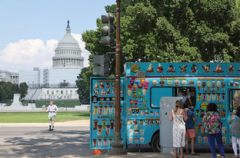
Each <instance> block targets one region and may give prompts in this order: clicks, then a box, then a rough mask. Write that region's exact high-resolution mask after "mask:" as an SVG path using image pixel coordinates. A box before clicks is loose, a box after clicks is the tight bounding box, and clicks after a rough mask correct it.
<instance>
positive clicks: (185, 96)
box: [178, 88, 193, 109]
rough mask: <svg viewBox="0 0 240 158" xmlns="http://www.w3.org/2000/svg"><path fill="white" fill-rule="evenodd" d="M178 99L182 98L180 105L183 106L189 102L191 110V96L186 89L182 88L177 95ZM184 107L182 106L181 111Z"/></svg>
mask: <svg viewBox="0 0 240 158" xmlns="http://www.w3.org/2000/svg"><path fill="white" fill-rule="evenodd" d="M178 97H182V105H184V103H186V102H189V104H190V106H191V108H193V106H192V100H191V95H190V94H189V93H188V92H187V89H186V88H183V89H182V90H181V93H179V94H178ZM183 108H184V107H183V106H182V109H183Z"/></svg>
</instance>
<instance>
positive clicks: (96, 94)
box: [90, 78, 125, 149]
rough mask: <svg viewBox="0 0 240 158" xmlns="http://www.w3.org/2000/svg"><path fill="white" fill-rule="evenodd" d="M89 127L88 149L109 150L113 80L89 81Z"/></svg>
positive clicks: (123, 128) (112, 137) (112, 124)
mask: <svg viewBox="0 0 240 158" xmlns="http://www.w3.org/2000/svg"><path fill="white" fill-rule="evenodd" d="M91 82H92V83H91V85H92V87H91V90H92V92H91V98H92V100H91V114H90V115H91V119H90V121H91V126H90V128H91V129H90V148H91V149H110V148H111V143H112V142H113V141H114V132H115V112H116V111H115V93H116V83H115V80H110V79H106V78H99V79H96V78H95V79H91ZM122 85H123V79H121V111H120V113H121V133H122V136H121V138H122V139H121V140H122V142H123V143H124V144H125V139H123V138H125V126H124V124H125V122H124V120H125V119H124V116H125V113H124V112H123V111H124V109H125V107H124V106H122V105H123V104H124V97H123V90H124V87H123V86H122Z"/></svg>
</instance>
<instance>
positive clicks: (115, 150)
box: [108, 0, 127, 155]
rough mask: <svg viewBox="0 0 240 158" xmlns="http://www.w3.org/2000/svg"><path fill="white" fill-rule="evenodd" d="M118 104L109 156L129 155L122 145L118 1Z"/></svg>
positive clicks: (116, 105) (119, 0)
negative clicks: (113, 137)
mask: <svg viewBox="0 0 240 158" xmlns="http://www.w3.org/2000/svg"><path fill="white" fill-rule="evenodd" d="M116 2H117V9H116V14H117V15H116V17H117V24H116V103H115V110H116V113H115V133H114V136H115V139H114V142H113V143H112V144H111V145H112V149H110V150H108V154H109V155H124V154H127V150H126V149H123V146H124V144H122V143H121V128H120V90H121V89H120V88H121V87H120V55H121V45H120V44H121V42H120V2H121V0H116Z"/></svg>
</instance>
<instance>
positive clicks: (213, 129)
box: [202, 103, 225, 158]
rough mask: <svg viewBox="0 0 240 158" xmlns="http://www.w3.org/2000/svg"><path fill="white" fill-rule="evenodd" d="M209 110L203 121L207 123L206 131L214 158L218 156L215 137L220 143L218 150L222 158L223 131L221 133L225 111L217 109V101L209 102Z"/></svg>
mask: <svg viewBox="0 0 240 158" xmlns="http://www.w3.org/2000/svg"><path fill="white" fill-rule="evenodd" d="M207 110H208V112H206V113H205V114H204V116H203V120H202V122H203V123H205V124H206V125H205V133H206V134H207V139H208V142H209V146H210V149H211V153H212V155H213V158H217V155H216V150H215V139H216V141H217V144H218V150H219V152H220V155H221V158H224V157H225V155H224V146H223V142H222V133H221V126H220V122H221V117H222V115H223V113H221V112H220V111H218V110H217V105H216V104H215V103H209V104H208V105H207Z"/></svg>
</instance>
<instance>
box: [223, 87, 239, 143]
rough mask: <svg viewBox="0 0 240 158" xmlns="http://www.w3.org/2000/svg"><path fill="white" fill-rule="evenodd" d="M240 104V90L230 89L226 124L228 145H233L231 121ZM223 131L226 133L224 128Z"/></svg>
mask: <svg viewBox="0 0 240 158" xmlns="http://www.w3.org/2000/svg"><path fill="white" fill-rule="evenodd" d="M239 104H240V89H229V90H228V107H227V111H228V112H227V116H226V119H227V121H226V124H227V129H226V132H227V133H228V136H227V138H228V139H227V143H231V134H230V131H231V125H230V124H229V120H230V118H231V116H232V115H233V113H234V112H235V111H236V110H237V108H238V106H239ZM222 130H223V131H222V132H225V129H224V126H223V129H222Z"/></svg>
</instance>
